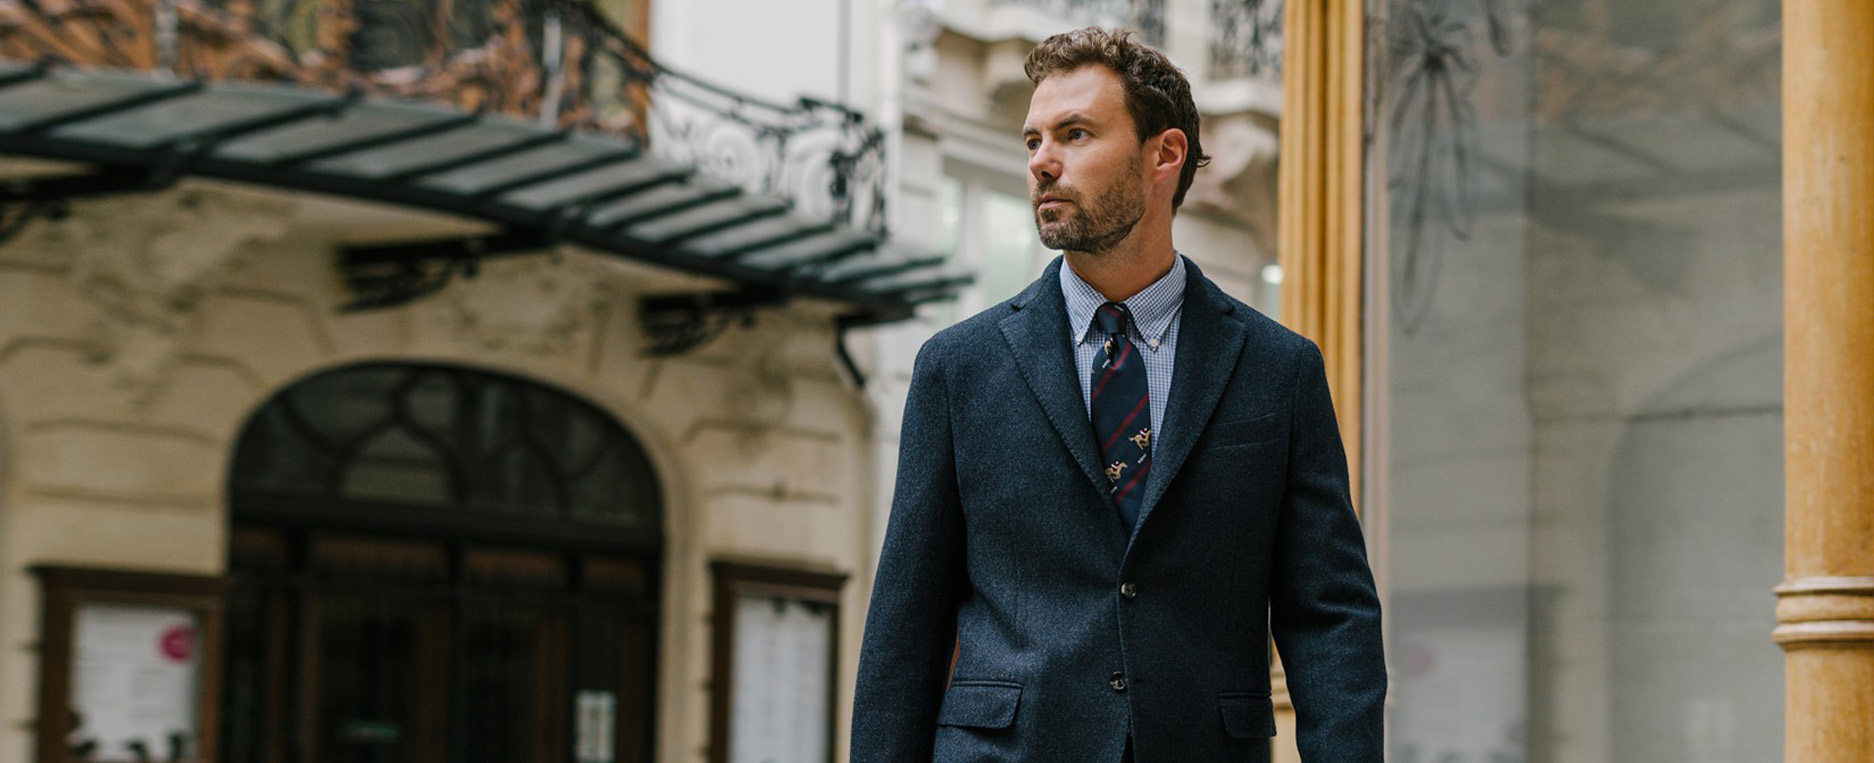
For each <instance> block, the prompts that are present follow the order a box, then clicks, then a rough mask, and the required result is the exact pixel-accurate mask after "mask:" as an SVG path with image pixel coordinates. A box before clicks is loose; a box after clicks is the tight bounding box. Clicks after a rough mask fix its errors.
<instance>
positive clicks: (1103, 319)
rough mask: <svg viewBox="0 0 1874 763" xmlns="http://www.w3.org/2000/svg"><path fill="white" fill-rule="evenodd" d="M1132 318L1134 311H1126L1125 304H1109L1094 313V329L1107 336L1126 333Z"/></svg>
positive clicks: (1101, 306)
mask: <svg viewBox="0 0 1874 763" xmlns="http://www.w3.org/2000/svg"><path fill="white" fill-rule="evenodd" d="M1131 318H1132V311H1130V310H1127V309H1126V305H1125V303H1123V302H1108V303H1106V304H1104V305H1100V309H1098V310H1095V311H1093V327H1094V328H1096V329H1099V330H1100V333H1102V334H1105V335H1107V336H1112V335H1114V334H1124V333H1126V321H1128V320H1130V319H1131Z"/></svg>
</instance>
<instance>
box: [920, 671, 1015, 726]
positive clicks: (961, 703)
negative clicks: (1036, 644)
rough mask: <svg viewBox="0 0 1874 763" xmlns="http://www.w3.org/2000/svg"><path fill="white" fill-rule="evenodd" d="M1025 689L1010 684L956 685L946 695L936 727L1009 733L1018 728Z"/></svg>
mask: <svg viewBox="0 0 1874 763" xmlns="http://www.w3.org/2000/svg"><path fill="white" fill-rule="evenodd" d="M1021 701H1022V685H1021V684H1018V683H1011V682H1008V681H957V682H955V683H952V684H950V689H949V690H948V691H945V692H944V703H943V707H942V708H941V709H939V710H938V711H937V725H939V726H962V727H965V728H973V729H1006V728H1008V727H1009V726H1012V725H1014V724H1015V707H1016V706H1017V705H1019V704H1021Z"/></svg>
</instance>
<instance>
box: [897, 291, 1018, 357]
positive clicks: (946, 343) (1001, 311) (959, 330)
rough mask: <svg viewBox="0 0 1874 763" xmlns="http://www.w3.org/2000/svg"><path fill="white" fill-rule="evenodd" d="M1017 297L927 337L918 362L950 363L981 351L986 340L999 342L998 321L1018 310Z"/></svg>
mask: <svg viewBox="0 0 1874 763" xmlns="http://www.w3.org/2000/svg"><path fill="white" fill-rule="evenodd" d="M1014 301H1015V300H1014V299H1013V298H1011V299H1007V300H1003V301H1002V302H1000V303H998V304H997V305H995V306H994V307H991V308H989V309H986V310H983V311H982V312H979V313H977V314H975V315H972V316H970V317H968V318H965V319H963V320H961V321H958V322H956V323H953V324H951V325H949V326H947V327H945V328H943V329H940V330H938V331H937V333H935V334H932V335H931V337H930V338H929V339H926V340H924V346H923V347H922V348H920V349H919V350H918V359H917V364H918V365H919V366H926V365H929V364H936V366H939V367H951V366H953V365H955V363H956V362H957V361H958V360H960V359H962V358H964V357H968V356H969V355H972V354H981V348H982V347H983V346H984V344H985V343H989V342H993V343H996V344H1000V343H1001V342H1002V329H1001V328H1000V327H999V326H997V325H996V324H997V321H998V320H1000V319H1001V318H1003V317H1006V316H1008V315H1009V314H1010V313H1011V312H1013V311H1014V310H1015V308H1014V306H1013V303H1014Z"/></svg>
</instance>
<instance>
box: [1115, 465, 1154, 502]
mask: <svg viewBox="0 0 1874 763" xmlns="http://www.w3.org/2000/svg"><path fill="white" fill-rule="evenodd" d="M1151 470H1152V462H1151V461H1146V462H1145V463H1142V464H1139V473H1138V474H1134V475H1132V481H1131V482H1128V483H1126V486H1125V487H1123V488H1120V489H1119V492H1117V493H1114V494H1113V503H1118V502H1119V500H1120V499H1122V498H1125V497H1126V494H1127V493H1130V492H1132V489H1133V488H1135V487H1138V485H1139V480H1142V479H1145V473H1146V472H1149V471H1151Z"/></svg>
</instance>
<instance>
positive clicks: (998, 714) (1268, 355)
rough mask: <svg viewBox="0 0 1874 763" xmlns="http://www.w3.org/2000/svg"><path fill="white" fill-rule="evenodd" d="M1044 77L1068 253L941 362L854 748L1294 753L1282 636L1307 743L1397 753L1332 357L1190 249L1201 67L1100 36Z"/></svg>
mask: <svg viewBox="0 0 1874 763" xmlns="http://www.w3.org/2000/svg"><path fill="white" fill-rule="evenodd" d="M1027 72H1028V76H1029V79H1031V80H1033V81H1034V82H1035V85H1036V87H1035V92H1034V96H1033V98H1032V100H1031V101H1030V104H1029V110H1028V117H1027V122H1026V124H1025V125H1024V127H1023V133H1024V137H1025V140H1026V141H1027V145H1028V153H1029V160H1028V171H1029V178H1028V186H1029V193H1030V196H1031V197H1032V199H1033V201H1034V205H1035V220H1036V225H1037V227H1038V229H1039V231H1040V234H1041V240H1042V242H1043V243H1044V244H1046V245H1047V246H1048V247H1050V248H1054V249H1061V250H1064V251H1065V255H1064V258H1057V259H1056V260H1055V261H1054V262H1053V263H1052V264H1051V265H1049V267H1048V269H1047V271H1046V272H1045V273H1044V274H1043V275H1042V276H1041V278H1040V280H1037V281H1035V282H1034V283H1033V284H1031V285H1030V286H1029V287H1028V288H1027V289H1026V290H1025V291H1023V292H1022V293H1021V294H1019V295H1016V296H1015V297H1014V298H1012V299H1010V300H1009V301H1007V302H1004V303H1002V304H1000V305H996V306H995V307H992V308H990V309H988V310H986V311H984V312H983V313H981V314H979V315H977V316H975V317H973V318H970V319H969V320H966V321H964V322H962V323H959V324H957V325H955V326H952V327H950V328H949V329H946V330H944V331H942V332H940V333H938V334H937V335H936V336H934V337H932V338H931V340H930V341H929V342H927V343H926V344H925V345H924V348H923V349H922V351H920V352H919V354H918V359H917V363H916V366H915V370H914V371H913V374H912V380H911V391H910V397H909V399H908V400H907V402H906V404H905V415H904V429H903V440H902V446H901V447H902V450H901V453H902V455H901V458H900V462H899V467H898V481H897V488H896V495H895V496H894V498H893V501H892V511H891V520H890V523H889V525H888V528H887V530H886V534H885V547H884V551H883V554H882V555H881V557H880V559H879V569H878V578H877V581H876V583H875V585H874V589H873V594H872V604H871V609H870V611H869V614H868V620H867V624H866V630H865V641H864V644H863V647H862V650H861V656H860V664H859V684H858V693H857V696H856V699H855V702H854V708H853V731H852V761H853V763H918V762H920V761H936V763H962V762H964V761H971V762H975V761H1001V762H1006V763H1119V761H1131V760H1134V759H1136V760H1137V761H1140V762H1141V763H1221V762H1224V761H1232V762H1233V761H1267V760H1268V759H1269V754H1270V742H1269V738H1270V737H1271V736H1272V735H1273V734H1274V733H1275V720H1274V713H1273V709H1272V706H1271V702H1270V696H1269V641H1270V636H1271V635H1273V637H1274V641H1275V644H1276V646H1277V647H1278V648H1279V649H1280V650H1281V654H1282V658H1283V664H1284V665H1285V666H1286V667H1287V671H1288V688H1289V693H1290V695H1291V696H1292V697H1293V698H1294V701H1295V709H1296V717H1297V726H1298V729H1299V731H1298V742H1299V745H1300V749H1301V753H1302V758H1303V760H1304V761H1307V763H1343V762H1345V763H1352V762H1354V761H1359V762H1360V763H1367V762H1369V761H1379V760H1381V759H1382V750H1381V736H1382V735H1381V724H1382V713H1381V707H1382V704H1383V701H1384V697H1385V694H1386V678H1385V666H1384V661H1383V658H1382V655H1381V645H1380V623H1379V603H1378V598H1377V596H1376V595H1375V593H1374V587H1373V578H1372V574H1371V572H1370V570H1369V569H1368V567H1367V561H1366V552H1365V547H1364V544H1363V542H1362V540H1361V536H1360V527H1359V523H1358V521H1357V519H1356V517H1355V516H1354V513H1353V510H1352V506H1351V502H1350V500H1349V498H1348V491H1347V466H1346V455H1345V452H1344V451H1343V449H1342V447H1341V444H1340V437H1339V433H1338V430H1337V429H1336V426H1335V422H1334V412H1333V406H1332V403H1331V402H1330V400H1329V398H1328V390H1327V382H1326V377H1325V374H1324V372H1323V369H1322V360H1321V354H1320V351H1319V350H1318V349H1316V348H1315V346H1314V345H1313V344H1312V343H1310V342H1308V341H1307V340H1305V339H1303V338H1301V337H1299V336H1297V335H1295V334H1293V333H1291V332H1289V331H1287V330H1285V329H1283V328H1282V327H1280V326H1279V325H1277V324H1276V323H1275V322H1273V321H1271V320H1269V319H1268V318H1265V317H1263V316H1262V315H1260V314H1258V313H1257V312H1256V311H1254V310H1252V309H1250V308H1249V307H1248V306H1246V305H1244V304H1242V303H1240V302H1238V301H1236V300H1234V299H1231V298H1230V297H1229V296H1227V295H1225V294H1224V293H1223V292H1221V291H1219V290H1218V289H1217V287H1216V286H1215V285H1214V284H1212V283H1211V282H1210V280H1209V279H1207V278H1205V277H1204V275H1203V274H1202V273H1201V272H1199V271H1198V269H1197V266H1196V265H1195V264H1193V263H1191V262H1190V261H1188V260H1186V259H1184V257H1183V256H1182V255H1180V254H1178V253H1177V252H1176V250H1175V249H1174V248H1173V247H1172V241H1171V219H1172V215H1173V213H1174V212H1175V210H1176V209H1177V207H1178V205H1179V204H1180V203H1181V202H1182V201H1183V197H1184V192H1185V190H1186V189H1187V188H1189V187H1190V184H1191V178H1192V175H1193V173H1195V171H1196V169H1197V166H1198V165H1199V164H1201V163H1203V161H1205V157H1204V155H1203V150H1202V148H1201V147H1200V144H1199V142H1198V129H1197V127H1198V125H1197V109H1196V106H1195V105H1194V104H1193V103H1192V100H1191V94H1190V85H1189V84H1188V83H1187V82H1186V81H1185V79H1184V76H1183V74H1182V73H1180V72H1179V71H1178V70H1177V68H1176V67H1174V66H1173V65H1172V64H1171V63H1170V62H1169V61H1168V60H1166V59H1165V57H1164V56H1163V55H1162V54H1160V53H1159V52H1157V51H1155V50H1152V49H1150V48H1147V47H1145V46H1142V45H1139V44H1138V43H1135V42H1133V41H1131V40H1130V39H1129V37H1128V35H1126V34H1124V33H1111V32H1107V31H1103V30H1099V29H1082V30H1079V31H1076V32H1069V33H1066V34H1062V35H1057V36H1055V37H1051V38H1049V39H1048V40H1047V41H1045V42H1043V43H1041V45H1040V46H1039V47H1037V48H1036V49H1035V50H1034V52H1033V53H1031V54H1030V55H1029V57H1028V62H1027ZM1063 259H1064V260H1065V262H1063ZM953 648H954V655H955V666H954V671H953V669H952V662H951V661H952V655H953Z"/></svg>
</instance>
